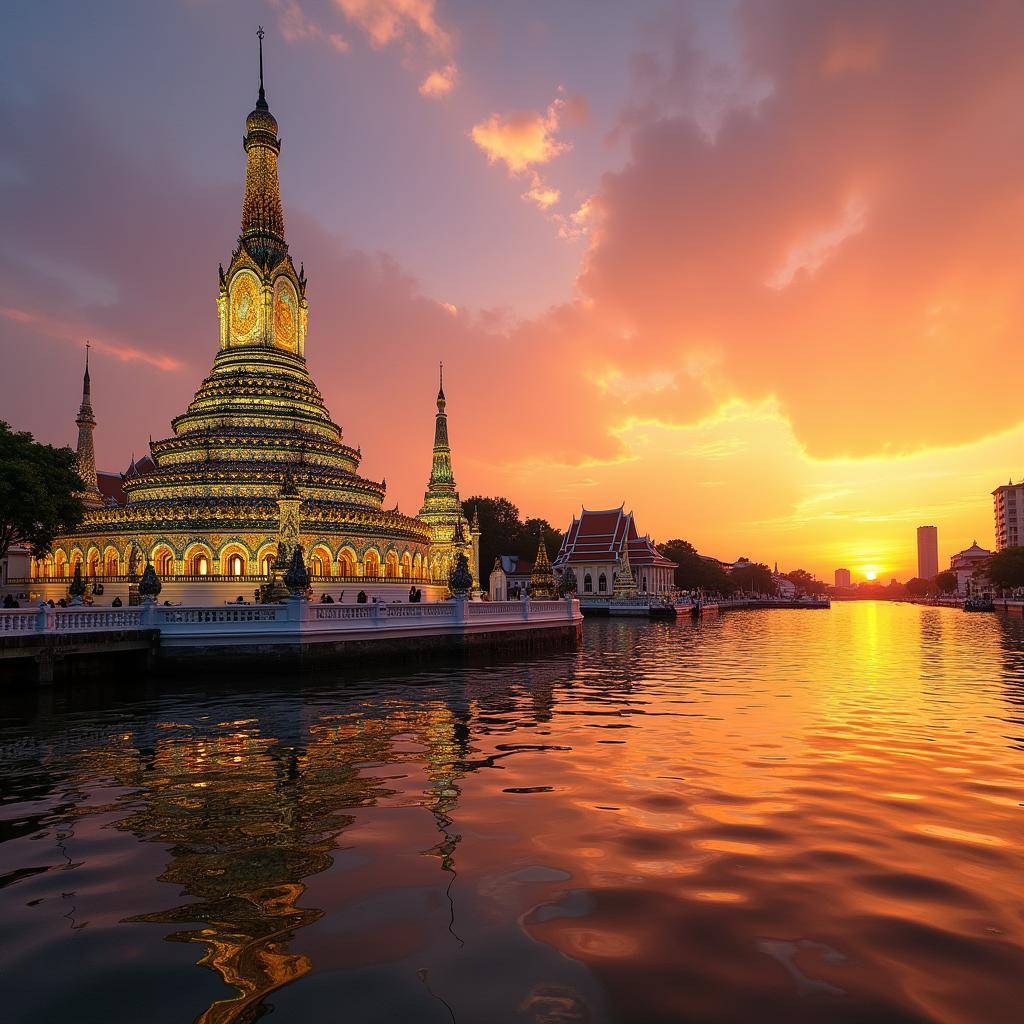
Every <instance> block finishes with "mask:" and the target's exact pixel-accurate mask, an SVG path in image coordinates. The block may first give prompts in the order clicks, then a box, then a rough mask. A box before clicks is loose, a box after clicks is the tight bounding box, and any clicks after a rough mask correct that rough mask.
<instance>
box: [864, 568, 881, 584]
mask: <svg viewBox="0 0 1024 1024" xmlns="http://www.w3.org/2000/svg"><path fill="white" fill-rule="evenodd" d="M864 578H865V579H867V580H871V581H872V582H874V581H875V580H877V579H878V569H876V568H875V567H874V566H873V565H871V566H868V567H867V568H866V569H865V570H864Z"/></svg>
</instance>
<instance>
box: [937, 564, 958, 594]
mask: <svg viewBox="0 0 1024 1024" xmlns="http://www.w3.org/2000/svg"><path fill="white" fill-rule="evenodd" d="M934 582H935V586H936V587H937V588H938V591H939V593H940V594H952V593H953V592H954V591H955V590H956V573H955V572H952V571H951V570H949V569H947V570H946V571H945V572H940V573H939V575H938V576H936V577H935V581H934Z"/></svg>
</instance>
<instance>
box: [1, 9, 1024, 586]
mask: <svg viewBox="0 0 1024 1024" xmlns="http://www.w3.org/2000/svg"><path fill="white" fill-rule="evenodd" d="M260 23H262V24H263V25H264V26H265V27H266V29H267V38H266V40H265V61H266V86H267V98H268V100H269V103H270V108H271V110H272V111H273V113H274V114H275V116H276V117H277V119H278V121H279V122H280V125H281V137H282V140H283V150H282V154H281V180H282V196H283V201H284V210H285V224H286V233H287V238H288V241H289V245H290V248H291V252H292V254H293V257H294V258H295V261H296V263H298V262H299V261H300V260H301V261H303V262H304V264H305V268H306V273H307V275H308V277H309V281H310V284H309V289H308V292H307V295H308V298H309V302H310V311H309V335H308V340H307V350H306V351H307V358H308V361H309V364H310V367H311V370H312V372H313V374H314V376H315V378H316V380H317V382H318V384H319V385H320V388H321V390H322V391H323V393H324V396H325V399H326V401H327V405H328V407H329V409H330V410H331V412H332V414H333V416H334V419H335V420H336V421H337V422H339V423H340V424H341V425H342V426H343V428H344V433H345V438H346V440H347V441H349V442H350V443H352V444H354V445H360V446H361V447H362V451H363V455H364V462H363V467H362V468H363V471H364V472H365V474H366V475H368V476H370V477H372V478H375V479H380V478H382V477H386V479H387V482H388V493H389V504H393V503H394V502H395V501H397V502H398V503H399V504H400V507H401V509H402V510H403V511H405V512H408V513H413V514H414V513H415V512H416V510H417V509H418V508H419V505H420V502H421V500H422V494H423V489H424V487H425V484H426V480H427V476H428V474H429V470H430V444H431V439H432V436H433V413H434V405H433V399H434V394H435V392H436V377H437V363H438V360H441V359H443V360H444V363H445V389H446V391H447V394H448V399H449V403H448V412H449V417H450V418H449V428H450V435H451V439H452V445H453V451H454V466H455V474H456V480H457V482H458V485H459V488H460V491H461V493H462V495H463V496H464V497H465V496H468V495H471V494H476V493H483V494H488V495H504V496H507V497H509V498H511V499H512V500H513V501H515V502H516V504H518V505H519V507H520V508H521V510H522V511H523V513H524V514H527V515H542V516H544V517H546V518H548V519H550V520H551V521H552V522H553V523H555V524H556V525H558V526H562V527H564V525H565V524H566V523H567V522H568V520H569V518H570V517H571V515H572V514H573V512H576V511H578V509H579V508H580V506H581V505H585V506H586V507H588V508H606V507H611V506H617V505H619V504H620V503H621V502H623V501H625V503H626V506H627V508H632V509H633V510H634V511H635V512H636V515H637V521H638V524H639V526H640V528H641V529H642V530H646V531H650V533H651V534H652V535H653V536H654V538H655V539H656V540H658V541H661V540H666V539H668V538H670V537H684V538H686V539H688V540H690V541H691V542H692V543H694V544H695V545H696V546H697V547H698V548H699V549H700V550H701V551H702V552H705V553H707V554H713V555H716V556H718V557H720V558H725V559H730V560H732V559H735V558H737V557H738V556H740V555H747V556H749V557H751V558H755V559H758V560H761V561H767V562H774V561H776V560H778V562H779V565H780V568H782V569H794V568H798V567H804V568H807V569H810V570H812V571H815V572H817V573H818V574H819V575H822V576H823V577H825V578H828V579H829V580H831V574H832V571H833V569H835V568H836V567H837V566H846V567H848V568H850V569H851V570H852V571H853V572H854V574H855V578H858V577H859V578H863V576H862V573H863V571H864V570H865V569H867V568H869V567H874V568H875V569H877V570H878V572H879V575H880V578H881V579H883V580H888V579H889V578H890V577H891V576H895V577H897V578H900V579H906V578H907V577H909V576H911V575H914V573H915V571H916V548H915V536H914V531H915V528H916V527H917V526H918V525H921V524H924V523H933V524H935V525H937V526H938V528H939V554H940V563H941V564H942V565H945V564H947V563H948V558H949V555H950V554H951V553H953V552H955V551H958V550H960V549H961V548H964V547H967V546H968V545H969V544H970V543H971V541H972V540H974V539H975V538H977V540H978V542H979V543H981V544H982V545H984V546H986V547H991V546H993V542H994V539H993V525H992V499H991V497H990V492H991V491H992V489H993V488H994V487H995V486H997V485H998V484H1000V483H1005V482H1006V481H1007V479H1008V478H1010V477H1013V478H1014V479H1015V480H1016V479H1017V478H1018V477H1020V476H1022V475H1024V402H1022V394H1024V389H1022V387H1021V364H1022V363H1024V107H1022V98H1024V60H1022V59H1021V49H1022V43H1024V4H1022V3H1019V2H1016V0H1006V2H991V3H980V2H979V3H964V2H962V0H957V2H951V3H944V2H940V0H921V2H912V0H901V2H899V3H893V2H891V0H880V2H871V0H850V2H827V0H804V2H800V0H785V2H782V0H780V2H771V0H751V2H749V3H742V2H736V3H729V2H726V0H714V2H706V3H701V2H691V3H663V2H649V3H641V2H630V3H615V2H612V0H560V2H558V3H551V2H549V0H536V2H529V0H518V2H515V3H508V2H505V3H502V2H494V3H490V4H485V3H483V2H482V0H247V2H242V0H179V2H177V3H172V2H164V3H160V4H155V3H136V2H131V0H120V2H113V0H95V2H90V3H88V4H85V3H81V2H78V0H68V2H64V3H58V2H51V0H40V2H37V3H32V4H19V5H15V6H13V7H11V8H10V9H9V10H7V11H6V17H5V27H4V32H3V34H2V35H0V57H2V60H0V125H2V130H3V147H2V148H0V224H2V231H0V353H2V358H3V375H2V379H0V418H2V419H5V420H8V421H9V422H10V423H11V424H12V425H14V426H15V427H17V428H20V429H26V430H31V431H32V432H33V433H34V434H36V436H37V437H39V438H40V439H42V440H45V441H48V442H52V443H59V444H65V443H72V444H73V443H74V439H75V435H76V428H75V424H74V417H75V413H76V411H77V408H78V402H79V399H80V393H81V390H80V389H81V371H82V361H83V354H84V351H83V346H84V342H85V339H86V338H89V339H91V340H92V343H93V346H94V347H93V357H92V366H93V374H92V377H93V404H94V408H95V411H96V416H97V419H98V421H99V426H98V428H97V431H96V448H97V461H98V463H99V465H100V466H101V467H102V468H105V469H123V468H125V466H126V465H127V463H128V461H129V458H130V456H131V454H132V453H133V452H134V453H135V454H136V455H141V454H143V453H144V452H145V451H146V449H147V442H148V439H149V437H150V435H152V436H153V437H154V438H162V437H166V436H168V434H169V433H170V420H171V418H172V417H173V416H175V415H177V414H178V413H180V412H182V411H183V410H184V409H185V407H186V405H187V403H188V401H189V400H190V398H191V396H192V394H193V392H194V391H195V389H196V387H197V385H198V384H199V382H200V381H201V379H202V378H203V377H204V376H205V374H206V373H207V371H208V369H209V367H210V364H211V361H212V359H213V356H214V354H215V352H216V349H217V316H216V304H215V303H216V297H217V265H218V263H220V262H223V263H224V264H227V262H228V260H229V259H230V256H231V252H232V249H233V247H234V244H235V241H236V238H237V235H238V229H239V228H238V225H239V217H240V210H241V199H242V183H243V175H244V166H245V157H244V153H243V151H242V147H241V138H242V134H243V130H244V120H245V116H246V114H247V113H248V112H249V111H250V110H251V109H252V106H253V104H254V102H255V99H256V88H257V66H256V35H255V33H256V26H257V25H258V24H260Z"/></svg>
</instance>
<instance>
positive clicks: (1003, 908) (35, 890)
mask: <svg viewBox="0 0 1024 1024" xmlns="http://www.w3.org/2000/svg"><path fill="white" fill-rule="evenodd" d="M1021 626H1022V624H1021V621H1020V620H1019V619H1017V620H1009V619H1006V618H1000V617H996V616H967V615H963V614H961V613H957V612H954V611H951V610H946V609H918V608H911V607H894V606H889V605H856V606H839V607H837V608H835V609H833V611H832V612H830V613H827V614H826V613H816V612H815V613H792V614H786V613H778V612H772V613H759V614H752V615H723V616H721V617H720V618H718V619H708V620H705V621H703V622H701V623H698V624H696V625H691V624H689V623H685V624H680V625H678V626H675V625H670V624H664V623H652V624H637V623H628V622H621V621H615V620H609V621H605V622H598V623H592V624H588V626H587V630H586V639H585V646H584V648H583V649H582V650H581V651H578V652H567V653H564V654H560V655H557V656H555V657H551V658H548V659H544V660H539V659H535V660H528V661H523V662H517V663H511V664H506V665H500V666H495V667H493V668H491V669H483V668H470V667H463V668H460V669H458V670H456V671H452V672H446V673H437V672H435V673H421V674H419V675H417V676H416V677H414V678H406V679H380V680H370V681H366V680H364V681H361V682H351V681H348V682H346V683H345V684H344V685H339V684H338V683H336V682H335V681H334V680H332V679H322V678H317V679H312V680H305V681H304V682H303V683H302V685H301V687H300V686H291V687H276V688H273V687H272V688H261V689H258V690H254V691H252V692H239V693H231V692H225V691H224V689H223V687H222V686H221V685H220V684H217V683H215V684H212V685H211V686H210V688H209V689H208V690H207V689H202V690H196V689H193V690H189V691H185V690H178V691H176V692H172V691H168V692H166V693H164V694H153V695H150V696H148V697H145V698H142V699H137V698H132V699H130V700H124V699H119V698H106V699H104V700H99V701H97V702H95V703H94V704H93V705H92V706H88V705H80V706H78V707H76V708H75V707H73V708H68V707H67V706H65V704H64V703H63V702H64V700H65V697H63V696H62V695H60V694H59V693H57V694H56V696H54V697H52V698H44V699H50V700H52V701H54V704H53V706H52V707H48V706H47V705H46V704H45V703H39V704H34V703H29V704H25V703H23V704H22V705H21V706H15V705H8V706H7V708H6V712H5V714H6V718H5V720H4V722H3V726H2V733H0V738H2V741H3V746H2V747H0V768H2V769H3V770H2V773H0V807H2V811H0V943H2V946H3V951H4V962H5V966H6V967H8V968H10V970H9V971H8V970H5V974H6V975H7V977H8V978H14V979H15V983H14V985H13V986H12V985H10V984H8V986H7V987H8V988H10V989H11V990H12V991H11V994H10V996H9V998H8V999H7V1005H8V1007H9V1008H10V1009H11V1011H12V1013H13V1017H12V1018H10V1019H13V1020H41V1021H42V1020H52V1019H58V1018H60V1017H64V1016H73V1017H74V1018H75V1019H76V1020H97V1021H99V1020H103V1021H108V1020H114V1019H127V1017H131V1019H145V1020H147V1022H151V1024H157V1022H160V1021H181V1020H195V1021H201V1022H204V1024H227V1022H242V1021H253V1020H256V1019H258V1018H259V1017H261V1016H263V1015H264V1014H266V1013H268V1012H270V1011H271V1010H273V1011H275V1012H278V1013H280V1014H282V1015H283V1016H282V1019H288V1020H291V1019H295V1020H303V1021H319V1020H325V1021H326V1020H334V1019H336V1018H337V1016H338V1015H339V1014H340V1013H341V1008H342V1007H344V1008H345V1014H346V1015H347V1016H348V1017H349V1019H353V1020H359V1021H390V1020H399V1019H401V1020H415V1021H417V1022H419V1021H424V1022H427V1024H429V1022H431V1021H451V1020H458V1021H460V1024H461V1022H465V1021H477V1020H487V1021H489V1022H490V1021H526V1022H567V1021H579V1022H582V1021H588V1022H589V1021H595V1022H596V1021H643V1022H655V1021H662V1020H664V1021H678V1020H683V1019H685V1020H689V1021H709V1022H710V1021H722V1022H726V1021H728V1022H735V1021H747V1020H750V1021H755V1020H756V1021H761V1020H786V1021H795V1022H799V1021H819V1020H823V1019H828V1020H830V1021H863V1020H868V1019H870V1020H872V1021H925V1020H935V1021H939V1020H941V1021H964V1022H967V1021H972V1022H973V1021H976V1020H979V1019H984V1020H986V1021H992V1022H999V1021H1002V1020H1007V1021H1008V1020H1011V1019H1016V1017H1015V1014H1016V1008H1017V1006H1018V1004H1019V1000H1020V998H1021V996H1022V995H1024V989H1022V984H1021V981H1020V979H1021V978H1022V977H1024V882H1022V881H1021V875H1020V871H1019V865H1020V858H1021V853H1022V852H1024V851H1022V837H1024V828H1022V824H1024V818H1022V807H1021V801H1022V791H1024V786H1022V781H1024V774H1022V772H1021V750H1022V749H1024V742H1022V736H1024V711H1022V709H1024V643H1022V628H1021ZM74 699H75V700H79V701H80V700H81V698H80V697H76V698H74ZM126 964H131V965H132V968H131V973H130V974H129V975H126V974H124V973H123V971H124V966H125V965H126ZM196 964H198V965H199V966H200V967H201V968H203V970H201V971H197V970H196V967H195V965H196ZM54 965H57V966H56V968H55V967H54ZM132 979H135V980H132ZM293 982H297V984H292V983H293ZM85 993H88V998H87V999H85V1000H84V1001H83V996H84V994H85ZM90 1014H92V1016H90Z"/></svg>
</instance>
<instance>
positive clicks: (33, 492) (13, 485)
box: [0, 420, 85, 558]
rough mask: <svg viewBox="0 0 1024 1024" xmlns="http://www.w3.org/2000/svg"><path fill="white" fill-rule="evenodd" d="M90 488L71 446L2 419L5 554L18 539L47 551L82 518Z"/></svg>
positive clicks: (0, 507)
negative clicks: (58, 445)
mask: <svg viewBox="0 0 1024 1024" xmlns="http://www.w3.org/2000/svg"><path fill="white" fill-rule="evenodd" d="M84 488H85V484H83V483H82V478H81V477H80V476H79V475H78V473H77V472H76V470H75V453H74V452H73V451H72V450H71V449H70V448H53V447H51V446H50V445H48V444H38V443H37V442H36V441H35V440H33V438H32V435H31V434H28V433H23V432H20V431H13V430H11V428H10V427H9V426H8V425H7V424H6V423H4V422H3V421H2V420H0V558H4V557H6V555H7V552H8V551H9V550H10V547H11V545H12V544H13V543H14V542H16V541H17V542H19V543H22V544H25V545H27V546H28V547H29V549H30V550H31V552H32V555H33V556H34V557H35V558H43V557H45V556H46V555H47V554H48V553H49V551H50V548H51V547H52V546H53V539H54V537H56V536H57V535H58V534H61V533H66V532H67V531H69V530H73V529H74V528H75V527H76V526H78V524H79V523H80V522H81V521H82V515H83V512H84V509H83V506H82V499H81V498H80V497H79V492H81V491H82V490H84Z"/></svg>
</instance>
